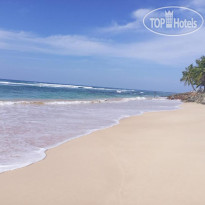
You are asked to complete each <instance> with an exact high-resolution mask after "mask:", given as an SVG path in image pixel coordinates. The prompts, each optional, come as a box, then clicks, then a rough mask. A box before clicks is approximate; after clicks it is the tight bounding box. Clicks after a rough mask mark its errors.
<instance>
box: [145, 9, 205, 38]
mask: <svg viewBox="0 0 205 205" xmlns="http://www.w3.org/2000/svg"><path fill="white" fill-rule="evenodd" d="M203 23H204V19H203V17H202V15H201V14H200V13H198V12H197V11H195V10H193V9H190V8H186V7H178V6H168V7H161V8H158V9H155V10H152V11H150V12H149V13H148V14H146V15H145V16H144V19H143V24H144V26H145V27H146V28H147V29H148V30H149V31H151V32H153V33H156V34H160V35H165V36H181V35H187V34H191V33H193V32H195V31H197V30H199V29H200V28H201V27H202V25H203Z"/></svg>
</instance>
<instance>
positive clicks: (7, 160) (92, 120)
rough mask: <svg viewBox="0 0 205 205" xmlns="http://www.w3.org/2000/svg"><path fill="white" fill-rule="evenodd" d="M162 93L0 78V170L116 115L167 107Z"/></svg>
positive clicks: (113, 121)
mask: <svg viewBox="0 0 205 205" xmlns="http://www.w3.org/2000/svg"><path fill="white" fill-rule="evenodd" d="M166 95H169V93H165V92H154V91H143V90H131V89H121V88H119V89H118V88H117V89H116V88H100V87H93V86H78V85H63V84H51V83H39V82H27V81H15V80H0V116H1V118H0V172H4V171H8V170H13V169H17V168H20V167H24V166H27V165H29V164H32V163H35V162H37V161H39V160H41V159H43V158H44V157H45V150H47V149H50V148H52V147H55V146H58V145H59V144H62V143H64V142H67V141H69V140H72V139H74V138H76V137H80V136H83V135H85V134H88V133H91V132H93V131H95V130H98V129H103V128H106V127H110V126H113V125H115V124H117V123H118V122H119V120H120V119H122V118H124V117H128V116H133V115H140V114H143V113H144V112H152V111H162V110H173V109H177V108H178V106H179V105H180V102H179V101H170V100H167V99H166V98H164V96H166Z"/></svg>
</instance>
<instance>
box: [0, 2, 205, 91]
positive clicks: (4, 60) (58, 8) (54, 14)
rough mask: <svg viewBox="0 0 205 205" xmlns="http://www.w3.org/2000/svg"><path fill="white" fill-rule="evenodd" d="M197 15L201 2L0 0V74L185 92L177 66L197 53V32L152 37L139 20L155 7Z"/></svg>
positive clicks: (204, 50)
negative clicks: (191, 11)
mask: <svg viewBox="0 0 205 205" xmlns="http://www.w3.org/2000/svg"><path fill="white" fill-rule="evenodd" d="M173 5H175V6H186V7H189V8H192V9H195V10H197V11H199V12H200V13H201V14H202V15H203V16H204V14H205V3H204V2H203V0H190V1H162V0H157V1H153V0H152V1H149V0H148V1H146V0H145V1H137V0H126V1H125V0H124V1H122V0H109V1H108V0H95V1H94V0H86V1H85V0H84V1H82V0H81V1H80V0H72V1H71V0H70V1H69V0H68V1H63V0H61V1H57V0H56V1H54V0H50V1H49V0H48V1H46V0H41V1H40V0H39V1H38V0H35V1H34V0H29V1H23V0H21V1H18V0H13V1H11V0H7V1H6V0H5V1H4V0H1V1H0V78H6V79H22V80H34V81H46V82H58V83H69V84H84V85H96V86H107V87H124V88H136V89H148V90H162V91H178V92H180V91H185V90H190V88H185V87H184V86H183V84H182V83H180V82H179V79H180V77H181V72H182V70H183V69H184V68H185V67H186V66H187V65H189V64H191V63H193V62H194V61H195V59H196V58H199V57H200V56H202V55H205V46H204V45H205V38H204V36H205V29H204V28H202V29H200V30H199V31H197V32H195V33H193V34H190V35H187V36H180V37H167V36H160V35H157V34H154V33H151V32H150V31H148V30H147V29H146V28H145V27H144V26H143V24H142V19H143V17H144V15H145V14H146V13H147V12H148V11H150V10H151V9H155V8H158V7H162V6H173Z"/></svg>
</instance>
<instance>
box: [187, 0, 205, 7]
mask: <svg viewBox="0 0 205 205" xmlns="http://www.w3.org/2000/svg"><path fill="white" fill-rule="evenodd" d="M190 3H191V4H192V5H194V6H197V7H201V6H203V7H205V1H204V0H191V2H190Z"/></svg>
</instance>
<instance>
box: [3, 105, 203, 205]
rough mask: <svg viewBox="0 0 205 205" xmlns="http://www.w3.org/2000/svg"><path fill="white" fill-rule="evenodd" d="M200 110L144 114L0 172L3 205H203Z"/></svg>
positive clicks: (186, 108) (191, 107) (185, 107)
mask: <svg viewBox="0 0 205 205" xmlns="http://www.w3.org/2000/svg"><path fill="white" fill-rule="evenodd" d="M204 126H205V106H203V105H199V104H191V103H190V104H183V105H182V106H181V109H179V110H175V111H163V112H153V113H145V114H143V115H141V116H135V117H130V118H126V119H123V120H121V121H120V124H119V125H116V126H114V127H111V128H108V129H104V130H100V131H96V132H94V133H92V134H89V135H87V136H84V137H80V138H77V139H74V140H72V141H70V142H67V143H65V144H63V145H60V146H58V147H56V148H53V149H51V150H48V151H47V157H46V158H45V159H44V160H42V161H40V162H38V163H35V164H32V165H30V166H28V167H24V168H21V169H17V170H14V171H9V172H5V173H2V174H0V203H1V204H3V205H14V204H15V205H45V204H49V205H54V204H55V205H68V204H69V205H108V204H109V205H136V204H139V205H165V204H166V205H173V204H174V205H193V204H197V205H202V204H203V205H204V204H205V196H204V187H205V177H204V174H205V134H204Z"/></svg>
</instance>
